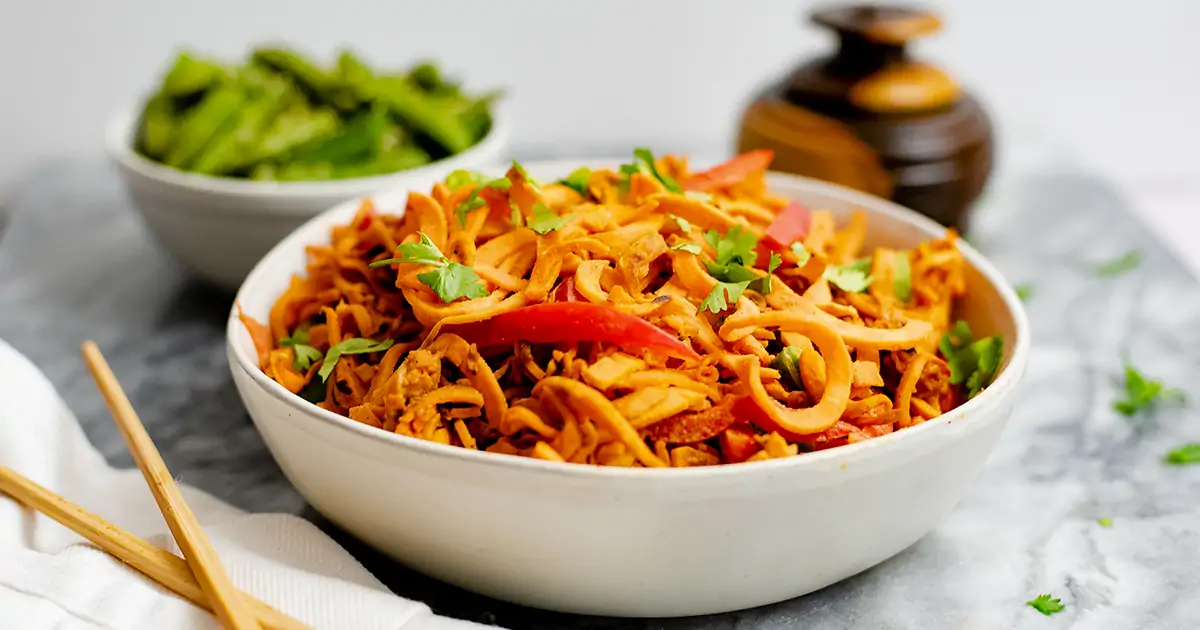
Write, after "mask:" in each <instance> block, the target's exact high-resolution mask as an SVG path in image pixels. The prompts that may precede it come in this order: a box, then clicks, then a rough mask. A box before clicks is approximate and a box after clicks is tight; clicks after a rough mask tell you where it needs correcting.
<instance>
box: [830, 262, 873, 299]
mask: <svg viewBox="0 0 1200 630" xmlns="http://www.w3.org/2000/svg"><path fill="white" fill-rule="evenodd" d="M870 270H871V260H870V259H869V258H863V259H862V260H856V261H854V262H852V263H849V264H846V265H830V266H829V267H826V268H825V279H826V280H828V281H829V284H832V285H833V286H835V287H837V288H839V289H841V290H843V291H845V292H847V293H863V292H865V291H866V290H867V288H869V287H870V286H871V281H872V280H873V279H874V278H872V277H871V275H870V274H869V273H868V272H869V271H870Z"/></svg>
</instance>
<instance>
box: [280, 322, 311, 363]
mask: <svg viewBox="0 0 1200 630" xmlns="http://www.w3.org/2000/svg"><path fill="white" fill-rule="evenodd" d="M279 345H280V346H283V347H284V348H291V349H292V352H293V353H294V354H295V357H294V358H293V359H292V369H293V370H295V371H297V372H305V371H307V370H308V368H310V367H312V364H313V362H314V361H320V360H321V351H320V350H317V349H316V348H314V347H312V346H311V345H309V342H308V325H307V324H302V325H300V326H298V327H297V328H296V330H295V331H294V332H292V334H291V336H289V337H284V338H283V339H280V340H279Z"/></svg>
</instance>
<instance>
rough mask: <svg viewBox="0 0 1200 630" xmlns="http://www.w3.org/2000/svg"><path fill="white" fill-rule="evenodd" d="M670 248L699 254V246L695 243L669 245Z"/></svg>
mask: <svg viewBox="0 0 1200 630" xmlns="http://www.w3.org/2000/svg"><path fill="white" fill-rule="evenodd" d="M671 249H675V250H679V251H684V252H687V253H689V254H694V255H699V254H700V246H699V245H697V244H696V243H679V244H678V245H675V246H673V247H671Z"/></svg>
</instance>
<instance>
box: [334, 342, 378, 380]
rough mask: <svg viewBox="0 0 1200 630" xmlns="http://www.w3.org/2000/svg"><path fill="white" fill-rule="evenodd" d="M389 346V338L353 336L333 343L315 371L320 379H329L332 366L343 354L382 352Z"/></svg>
mask: <svg viewBox="0 0 1200 630" xmlns="http://www.w3.org/2000/svg"><path fill="white" fill-rule="evenodd" d="M391 347H392V340H391V339H384V340H383V341H372V340H370V339H363V338H361V337H354V338H352V339H347V340H345V341H343V342H341V343H335V344H333V346H331V347H330V348H329V352H327V353H325V361H324V362H322V363H321V369H320V370H318V371H317V374H318V375H319V376H320V377H321V380H322V381H326V380H329V375H330V374H332V373H333V368H334V366H336V365H337V362H338V359H341V358H342V357H343V356H344V355H347V354H365V353H368V352H382V351H384V350H387V349H388V348H391Z"/></svg>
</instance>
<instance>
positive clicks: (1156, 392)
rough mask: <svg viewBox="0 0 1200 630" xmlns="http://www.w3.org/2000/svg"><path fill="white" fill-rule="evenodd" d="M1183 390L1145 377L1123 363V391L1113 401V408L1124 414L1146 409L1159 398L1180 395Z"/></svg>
mask: <svg viewBox="0 0 1200 630" xmlns="http://www.w3.org/2000/svg"><path fill="white" fill-rule="evenodd" d="M1182 396H1183V392H1181V391H1179V390H1177V389H1170V388H1168V387H1166V386H1165V385H1164V384H1163V382H1162V381H1158V380H1153V379H1149V378H1146V376H1145V375H1143V374H1142V373H1141V372H1139V371H1138V370H1137V368H1135V367H1134V366H1132V365H1130V364H1129V363H1126V364H1125V392H1124V395H1123V396H1122V397H1119V398H1117V399H1116V400H1114V401H1113V409H1115V410H1116V411H1117V412H1118V413H1121V414H1124V415H1126V416H1133V415H1137V413H1138V412H1141V411H1148V410H1150V409H1152V408H1154V406H1155V405H1156V404H1157V403H1158V401H1160V400H1166V399H1168V398H1177V397H1182Z"/></svg>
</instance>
